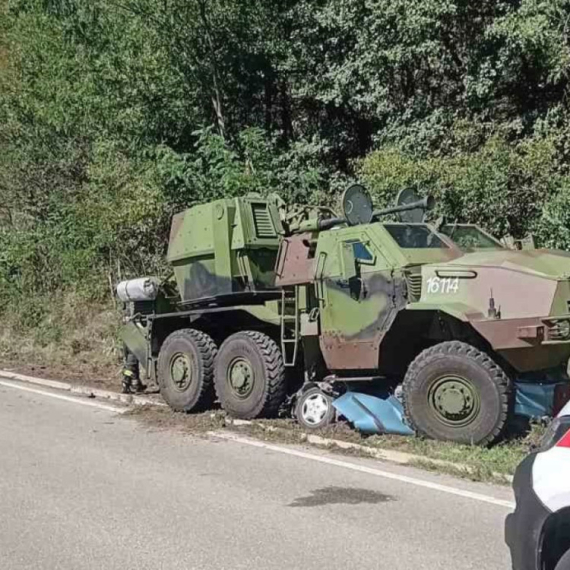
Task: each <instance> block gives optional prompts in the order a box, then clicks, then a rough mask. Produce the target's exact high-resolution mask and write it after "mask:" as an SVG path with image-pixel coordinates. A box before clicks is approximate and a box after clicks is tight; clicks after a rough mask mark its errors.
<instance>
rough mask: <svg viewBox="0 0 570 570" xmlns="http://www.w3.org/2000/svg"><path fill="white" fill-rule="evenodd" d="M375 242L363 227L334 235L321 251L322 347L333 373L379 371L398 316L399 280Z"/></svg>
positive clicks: (318, 257)
mask: <svg viewBox="0 0 570 570" xmlns="http://www.w3.org/2000/svg"><path fill="white" fill-rule="evenodd" d="M322 237H324V236H321V239H322ZM373 237H374V235H373V232H372V231H370V230H368V231H365V230H364V229H363V228H362V227H360V228H343V229H341V230H337V231H332V232H329V233H328V235H327V236H326V239H325V240H323V242H322V245H323V247H319V248H318V251H317V263H316V282H317V296H318V297H319V305H320V316H321V319H320V320H321V336H320V345H321V350H322V352H323V356H324V359H325V362H326V364H327V367H328V368H329V369H330V370H371V371H373V370H376V369H377V368H378V359H379V345H380V342H381V340H382V337H383V335H384V333H385V331H386V330H387V328H388V327H389V326H390V324H391V323H392V321H393V319H394V317H395V314H396V312H397V308H396V298H397V293H398V292H397V287H398V280H396V279H394V274H393V268H392V267H391V263H390V261H389V259H388V258H387V257H386V256H385V255H384V254H383V253H382V251H381V249H380V248H379V247H378V246H377V245H376V244H375V242H374V239H373ZM319 242H321V240H319Z"/></svg>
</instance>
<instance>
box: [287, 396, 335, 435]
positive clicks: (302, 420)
mask: <svg viewBox="0 0 570 570" xmlns="http://www.w3.org/2000/svg"><path fill="white" fill-rule="evenodd" d="M332 403H333V399H332V398H331V396H329V395H328V394H325V392H323V391H322V390H321V389H320V388H317V387H315V388H309V389H308V390H307V391H306V392H303V393H302V394H301V395H300V396H299V397H298V398H297V403H296V405H295V417H296V418H297V422H299V424H300V425H302V426H303V427H304V428H306V429H319V428H322V427H326V426H328V425H330V424H332V423H333V422H334V421H335V419H336V411H335V409H334V407H333V405H332Z"/></svg>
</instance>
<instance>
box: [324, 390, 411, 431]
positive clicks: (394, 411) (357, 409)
mask: <svg viewBox="0 0 570 570" xmlns="http://www.w3.org/2000/svg"><path fill="white" fill-rule="evenodd" d="M333 406H334V407H335V408H336V410H337V411H338V412H339V414H340V415H342V416H344V417H345V418H346V419H347V420H348V421H349V422H350V423H352V424H353V425H354V427H355V428H356V429H358V430H359V431H361V432H363V433H367V434H380V433H391V434H397V435H413V434H414V432H413V430H412V429H411V428H410V427H409V426H408V425H407V424H406V422H405V420H404V408H403V406H402V404H401V403H400V401H399V400H398V399H397V398H395V397H394V396H392V395H390V394H388V393H376V394H374V395H372V394H364V393H361V392H346V393H345V394H343V395H342V396H340V397H339V398H337V399H336V400H335V401H334V402H333Z"/></svg>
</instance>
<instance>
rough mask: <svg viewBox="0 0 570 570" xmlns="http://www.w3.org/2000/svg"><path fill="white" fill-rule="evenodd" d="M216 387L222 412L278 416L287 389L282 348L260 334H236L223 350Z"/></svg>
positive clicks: (256, 416)
mask: <svg viewBox="0 0 570 570" xmlns="http://www.w3.org/2000/svg"><path fill="white" fill-rule="evenodd" d="M214 383H215V387H216V393H217V395H218V398H219V400H220V403H221V404H222V408H224V410H226V411H227V412H228V413H229V414H230V415H232V416H233V417H235V418H242V419H252V418H259V417H272V416H275V415H276V414H277V412H278V410H279V407H280V406H281V404H282V403H283V401H284V399H285V395H286V387H287V386H286V381H285V366H284V364H283V356H282V354H281V350H280V348H279V347H278V346H277V343H276V342H275V341H274V340H273V339H271V338H270V337H268V336H267V335H266V334H264V333H261V332H258V331H243V332H239V333H236V334H233V335H232V336H230V337H228V338H227V339H226V340H225V341H224V343H223V344H222V346H221V347H220V351H219V353H218V356H217V358H216V365H215V374H214Z"/></svg>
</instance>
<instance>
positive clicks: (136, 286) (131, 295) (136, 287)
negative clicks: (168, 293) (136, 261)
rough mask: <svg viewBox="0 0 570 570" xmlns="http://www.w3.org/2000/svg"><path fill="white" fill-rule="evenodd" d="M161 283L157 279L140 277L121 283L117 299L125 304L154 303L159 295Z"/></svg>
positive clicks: (118, 287) (118, 286)
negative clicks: (135, 302)
mask: <svg viewBox="0 0 570 570" xmlns="http://www.w3.org/2000/svg"><path fill="white" fill-rule="evenodd" d="M159 284H160V281H159V279H158V278H157V277H139V278H138V279H129V280H128V281H121V282H120V283H119V284H118V285H117V297H119V299H120V300H121V301H123V302H124V303H129V302H132V301H154V300H155V299H156V296H157V295H158V287H159Z"/></svg>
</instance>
